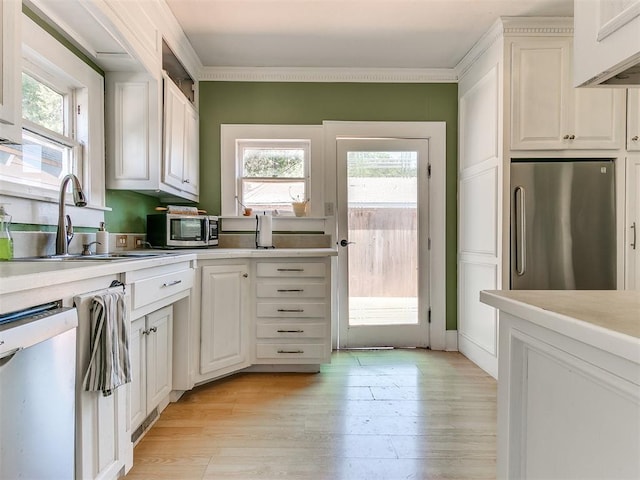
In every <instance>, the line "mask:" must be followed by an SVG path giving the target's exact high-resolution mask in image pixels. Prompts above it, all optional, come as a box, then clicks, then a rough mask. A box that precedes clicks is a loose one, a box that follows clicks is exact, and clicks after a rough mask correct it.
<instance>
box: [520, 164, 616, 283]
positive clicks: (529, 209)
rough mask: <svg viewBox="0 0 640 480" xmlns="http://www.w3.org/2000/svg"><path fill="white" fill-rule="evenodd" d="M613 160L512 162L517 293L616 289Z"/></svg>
mask: <svg viewBox="0 0 640 480" xmlns="http://www.w3.org/2000/svg"><path fill="white" fill-rule="evenodd" d="M615 217H616V214H615V174H614V164H613V161H612V160H611V161H610V160H601V159H598V160H571V161H566V160H545V161H512V163H511V288H512V289H514V290H610V289H615V288H616V235H615Z"/></svg>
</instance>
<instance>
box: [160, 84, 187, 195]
mask: <svg viewBox="0 0 640 480" xmlns="http://www.w3.org/2000/svg"><path fill="white" fill-rule="evenodd" d="M186 102H187V99H186V98H185V97H184V95H183V94H182V92H181V91H180V89H178V87H176V86H175V85H174V83H173V82H172V81H171V80H170V79H169V78H167V77H165V78H164V135H163V138H164V163H163V174H162V180H163V181H164V183H166V184H167V185H171V186H172V187H175V188H177V189H179V190H182V189H183V180H184V151H185V150H184V147H185V133H186V105H185V103H186Z"/></svg>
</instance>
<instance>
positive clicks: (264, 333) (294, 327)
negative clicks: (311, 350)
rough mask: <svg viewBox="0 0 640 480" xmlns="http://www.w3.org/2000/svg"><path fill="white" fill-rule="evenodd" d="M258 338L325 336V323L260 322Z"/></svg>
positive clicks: (257, 330) (257, 329) (257, 331)
mask: <svg viewBox="0 0 640 480" xmlns="http://www.w3.org/2000/svg"><path fill="white" fill-rule="evenodd" d="M256 333H257V337H258V338H325V337H326V336H327V327H326V325H325V324H324V323H259V324H258V326H257V328H256Z"/></svg>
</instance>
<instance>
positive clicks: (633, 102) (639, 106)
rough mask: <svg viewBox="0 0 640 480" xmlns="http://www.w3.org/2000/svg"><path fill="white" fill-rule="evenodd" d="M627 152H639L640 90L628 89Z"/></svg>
mask: <svg viewBox="0 0 640 480" xmlns="http://www.w3.org/2000/svg"><path fill="white" fill-rule="evenodd" d="M627 150H629V151H630V152H640V88H630V89H629V90H628V95H627Z"/></svg>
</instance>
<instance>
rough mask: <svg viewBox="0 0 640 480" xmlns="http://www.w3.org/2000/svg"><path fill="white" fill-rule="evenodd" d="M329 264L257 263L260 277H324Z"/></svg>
mask: <svg viewBox="0 0 640 480" xmlns="http://www.w3.org/2000/svg"><path fill="white" fill-rule="evenodd" d="M326 270H327V266H326V264H324V263H318V262H300V263H285V262H281V263H266V262H258V263H257V275H258V277H324V276H325V275H326Z"/></svg>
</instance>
